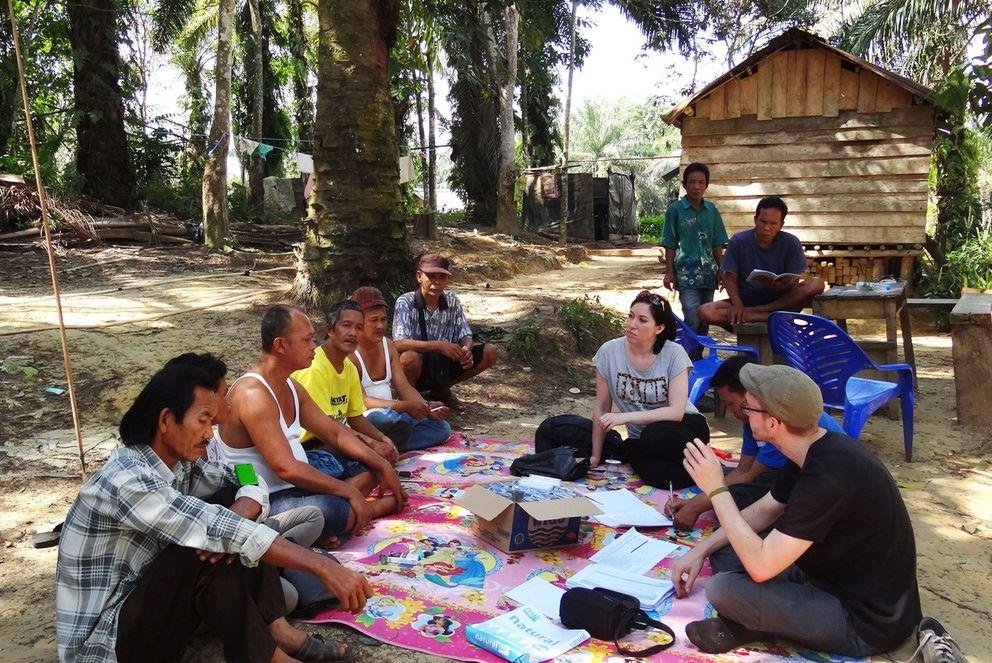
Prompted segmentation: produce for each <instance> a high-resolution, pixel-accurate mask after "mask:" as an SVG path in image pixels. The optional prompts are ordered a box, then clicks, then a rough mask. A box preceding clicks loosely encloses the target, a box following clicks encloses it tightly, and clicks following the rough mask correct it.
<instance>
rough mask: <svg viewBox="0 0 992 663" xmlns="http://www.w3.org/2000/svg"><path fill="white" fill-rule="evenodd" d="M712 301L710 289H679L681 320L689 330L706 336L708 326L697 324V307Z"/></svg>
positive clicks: (711, 290)
mask: <svg viewBox="0 0 992 663" xmlns="http://www.w3.org/2000/svg"><path fill="white" fill-rule="evenodd" d="M712 301H713V289H712V288H679V302H680V303H681V304H682V319H683V320H685V324H687V325H688V326H689V329H691V330H693V331H694V332H696V333H697V334H700V335H702V336H706V335H707V334H708V333H709V331H710V327H709V325H704V324H702V323H701V322H699V307H700V306H702V305H703V304H709V303H710V302H712Z"/></svg>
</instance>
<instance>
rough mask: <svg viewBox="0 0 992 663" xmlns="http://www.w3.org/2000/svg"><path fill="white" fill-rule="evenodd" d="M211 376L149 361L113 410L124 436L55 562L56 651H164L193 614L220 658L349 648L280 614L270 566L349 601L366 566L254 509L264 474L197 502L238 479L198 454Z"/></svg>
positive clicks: (68, 655) (364, 588)
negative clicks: (228, 493)
mask: <svg viewBox="0 0 992 663" xmlns="http://www.w3.org/2000/svg"><path fill="white" fill-rule="evenodd" d="M217 382H218V381H217V380H216V379H211V378H210V377H209V376H208V375H207V374H206V373H205V372H204V371H203V370H201V369H198V368H197V367H194V366H188V365H173V366H168V367H166V368H163V369H162V370H160V371H159V372H158V373H156V374H155V375H154V376H153V377H152V379H151V381H149V383H148V384H147V385H146V386H145V388H144V389H143V390H142V391H141V393H140V394H139V395H138V397H137V399H135V401H134V404H133V405H132V406H131V408H130V409H129V410H128V411H127V413H126V414H125V415H124V417H123V419H121V424H120V434H121V439H122V441H123V442H124V445H123V446H122V447H119V448H117V449H115V450H114V452H113V453H112V454H111V456H110V458H109V459H108V460H107V462H106V464H105V465H104V466H103V467H102V468H101V469H100V470H99V471H97V472H96V473H95V474H94V475H93V476H91V477H90V478H89V480H88V481H87V482H86V484H85V485H84V486H83V487H82V489H81V490H80V492H79V496H78V497H77V498H76V501H75V502H74V503H73V505H72V507H71V508H70V510H69V514H68V516H67V517H66V520H65V525H64V526H63V530H62V539H61V545H60V549H59V560H58V568H57V571H56V587H55V602H56V613H57V614H56V633H57V639H58V649H59V658H60V660H62V661H115V660H120V661H138V660H140V661H142V662H145V661H160V660H161V661H166V660H173V659H175V658H176V657H178V655H179V654H180V653H181V652H182V650H183V648H184V647H185V646H186V643H187V641H188V640H189V637H190V636H191V634H192V633H193V630H194V629H195V628H196V626H197V625H198V624H199V623H200V622H203V623H205V624H206V625H207V626H208V627H209V628H210V630H211V631H213V632H214V634H216V635H217V636H218V637H220V639H221V640H222V642H223V645H224V655H225V658H226V659H227V660H229V661H235V660H236V661H259V662H265V663H267V662H268V661H289V660H302V661H317V660H319V661H330V660H341V659H344V658H345V657H346V656H347V655H348V653H349V652H348V651H347V649H346V648H345V647H342V646H337V645H333V644H332V643H329V642H325V641H324V640H323V638H322V637H320V636H308V635H307V634H306V633H305V632H303V631H301V630H298V629H296V628H294V627H293V626H291V625H290V624H289V622H287V621H286V619H285V618H284V617H283V615H284V613H285V610H286V606H285V601H284V598H283V592H282V589H281V587H280V582H279V573H278V568H277V567H288V568H293V569H300V570H303V571H307V572H310V573H312V574H314V575H315V576H316V577H317V578H319V579H320V581H321V582H322V583H323V584H324V585H325V586H326V587H327V589H328V591H330V592H331V594H333V595H334V596H336V597H337V598H338V600H339V602H340V606H341V608H342V609H344V610H349V611H354V612H357V611H359V610H361V609H362V608H363V607H364V605H365V601H366V599H367V598H368V597H369V596H371V594H372V593H371V589H370V587H369V585H368V582H367V581H366V580H365V578H364V577H362V576H361V575H359V574H358V573H356V572H355V571H352V570H350V569H346V568H344V567H343V566H341V565H340V564H338V563H337V562H335V561H334V560H332V559H330V558H328V557H324V556H322V555H319V554H317V553H314V552H312V551H310V550H308V549H306V548H302V547H300V546H297V545H296V544H294V543H291V542H290V541H287V540H286V539H283V538H281V537H279V536H278V535H277V534H276V532H275V531H273V530H272V529H269V528H268V527H266V526H265V525H262V524H260V523H257V522H255V520H256V519H257V518H258V517H259V516H260V515H261V511H262V509H263V508H264V507H266V506H267V502H268V500H267V493H268V489H267V488H266V487H265V486H258V485H245V486H243V487H242V488H241V489H240V491H238V493H237V495H236V496H235V499H234V502H233V503H232V504H231V506H230V508H225V507H223V506H218V505H216V504H211V503H209V502H208V501H205V500H209V499H210V498H211V497H212V496H214V495H216V494H217V493H219V492H221V491H223V490H225V489H233V488H236V487H237V486H238V485H240V482H239V480H238V479H237V475H236V473H235V471H234V469H233V468H232V467H228V466H224V465H221V464H218V463H214V462H211V461H208V460H205V459H204V458H203V457H202V456H203V452H204V450H205V449H206V445H207V441H208V440H209V439H210V436H211V434H212V430H211V426H212V424H213V421H214V417H215V416H216V415H217V412H218V406H219V401H220V399H221V398H222V397H221V396H219V395H218V394H217V393H215V392H216V390H217V387H218V384H217ZM245 483H249V484H250V483H251V481H250V480H249V481H245Z"/></svg>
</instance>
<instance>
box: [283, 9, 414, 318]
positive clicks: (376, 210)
mask: <svg viewBox="0 0 992 663" xmlns="http://www.w3.org/2000/svg"><path fill="white" fill-rule="evenodd" d="M317 19H318V22H319V27H320V42H319V46H318V48H319V51H318V53H319V57H318V72H317V119H316V130H315V144H314V155H313V156H314V169H315V171H316V172H315V176H316V184H315V186H314V193H313V202H312V204H311V211H310V217H309V218H308V219H306V220H305V221H304V224H303V225H304V238H305V242H304V250H303V253H302V255H301V259H300V261H299V262H298V264H297V268H298V272H297V277H296V282H295V283H294V295H295V297H296V298H297V299H298V300H301V301H302V302H303V303H305V304H308V305H310V306H314V307H323V306H325V305H327V304H330V303H332V302H334V301H336V300H338V299H341V298H343V297H344V296H347V295H348V294H350V293H351V292H352V291H353V290H354V289H355V288H357V287H359V286H363V285H376V286H377V287H379V288H380V289H382V290H383V291H384V292H387V293H392V294H396V293H399V292H402V291H404V290H408V289H409V285H410V277H411V274H412V273H413V266H412V260H411V258H410V255H409V247H408V245H407V230H406V224H405V223H404V222H403V219H402V218H401V216H400V209H399V207H400V190H399V170H398V167H397V162H398V158H399V155H398V153H397V149H396V129H395V125H394V122H393V109H392V101H391V99H390V94H389V50H390V48H391V46H392V43H393V41H394V40H395V38H396V23H397V6H396V5H393V4H391V3H388V2H381V1H377V0H319V1H318V3H317Z"/></svg>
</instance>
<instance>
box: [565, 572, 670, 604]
mask: <svg viewBox="0 0 992 663" xmlns="http://www.w3.org/2000/svg"><path fill="white" fill-rule="evenodd" d="M565 586H566V587H586V588H588V589H595V588H597V587H603V588H604V589H612V590H614V591H617V592H623V593H624V594H627V595H629V596H633V597H634V598H636V599H637V600H638V601H640V602H641V608H642V609H644V610H656V609H658V607H659V606H660V605H661V604H662V602H663V601H664V600H665V599H666V598H668V597H669V596H671V595H672V594H673V593H674V592H675V587H674V585H672V583H671V582H670V581H668V580H662V579H660V578H649V577H648V576H645V575H639V574H637V573H631V572H629V571H623V570H621V569H618V568H616V567H613V566H607V565H605V564H590V565H589V566H587V567H586V568H584V569H582V570H581V571H579V572H578V573H576V574H575V575H574V576H572V577H571V578H569V579H568V580H566V581H565Z"/></svg>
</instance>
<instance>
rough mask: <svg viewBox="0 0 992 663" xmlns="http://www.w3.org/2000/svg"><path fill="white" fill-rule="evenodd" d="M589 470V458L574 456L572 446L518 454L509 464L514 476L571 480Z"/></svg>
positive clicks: (582, 475)
mask: <svg viewBox="0 0 992 663" xmlns="http://www.w3.org/2000/svg"><path fill="white" fill-rule="evenodd" d="M587 472H589V459H588V458H576V457H575V449H573V448H572V447H557V448H555V449H548V450H547V451H540V452H538V453H536V454H527V455H526V456H520V458H517V459H516V460H514V461H513V462H512V463H511V464H510V474H512V475H513V476H516V477H522V476H527V475H529V474H540V475H541V476H546V477H554V478H556V479H563V480H565V481H571V480H573V479H579V478H581V477H584V476H585V475H586V473H587Z"/></svg>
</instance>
